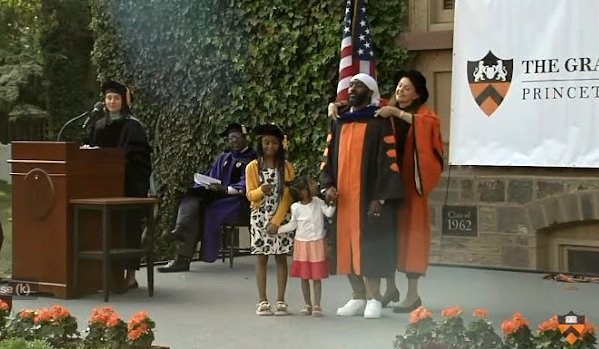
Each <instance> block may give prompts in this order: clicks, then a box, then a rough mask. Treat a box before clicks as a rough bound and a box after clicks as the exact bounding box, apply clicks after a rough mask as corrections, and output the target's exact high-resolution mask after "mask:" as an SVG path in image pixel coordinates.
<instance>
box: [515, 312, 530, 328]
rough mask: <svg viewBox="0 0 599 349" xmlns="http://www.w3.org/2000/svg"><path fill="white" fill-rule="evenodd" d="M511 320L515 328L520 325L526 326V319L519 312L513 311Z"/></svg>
mask: <svg viewBox="0 0 599 349" xmlns="http://www.w3.org/2000/svg"><path fill="white" fill-rule="evenodd" d="M512 322H513V323H514V325H515V326H516V329H518V328H520V327H522V326H528V320H527V319H526V318H525V317H524V316H522V314H521V313H519V312H515V313H514V315H512Z"/></svg>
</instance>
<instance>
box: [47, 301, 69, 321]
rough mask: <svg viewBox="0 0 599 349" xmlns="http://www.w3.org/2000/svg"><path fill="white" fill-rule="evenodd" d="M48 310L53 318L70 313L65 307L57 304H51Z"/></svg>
mask: <svg viewBox="0 0 599 349" xmlns="http://www.w3.org/2000/svg"><path fill="white" fill-rule="evenodd" d="M50 311H51V312H52V317H53V318H54V319H57V318H60V317H66V316H69V315H71V313H70V312H69V311H68V310H67V309H66V308H65V307H63V306H60V305H58V304H55V305H53V306H52V308H51V309H50Z"/></svg>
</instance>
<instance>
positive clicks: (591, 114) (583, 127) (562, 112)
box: [449, 0, 599, 167]
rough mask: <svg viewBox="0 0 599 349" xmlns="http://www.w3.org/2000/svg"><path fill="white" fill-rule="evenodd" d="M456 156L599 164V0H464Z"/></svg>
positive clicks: (466, 161)
mask: <svg viewBox="0 0 599 349" xmlns="http://www.w3.org/2000/svg"><path fill="white" fill-rule="evenodd" d="M453 52H454V55H453V76H452V88H451V90H452V91H451V134H450V149H449V162H450V164H451V165H488V166H544V167H599V0H457V1H456V4H455V26H454V44H453Z"/></svg>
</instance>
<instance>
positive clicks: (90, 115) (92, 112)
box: [56, 102, 104, 142]
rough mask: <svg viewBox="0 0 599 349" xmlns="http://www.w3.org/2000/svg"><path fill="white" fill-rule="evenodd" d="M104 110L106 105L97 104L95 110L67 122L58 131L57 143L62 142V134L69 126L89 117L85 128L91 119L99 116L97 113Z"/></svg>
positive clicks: (84, 125)
mask: <svg viewBox="0 0 599 349" xmlns="http://www.w3.org/2000/svg"><path fill="white" fill-rule="evenodd" d="M103 108H104V103H102V102H97V103H96V104H94V108H93V109H92V110H89V111H86V112H85V113H82V114H80V115H77V116H75V117H74V118H72V119H70V120H69V121H67V122H65V124H64V125H62V127H61V128H60V131H58V136H57V137H56V141H57V142H60V137H61V136H62V132H63V131H64V129H65V128H66V127H67V126H68V125H70V124H71V123H73V122H75V121H77V120H79V119H81V118H82V117H84V116H87V120H85V123H84V124H83V128H85V127H86V126H87V123H88V122H89V120H90V119H91V117H92V116H95V115H97V113H99V112H101V111H102V110H103Z"/></svg>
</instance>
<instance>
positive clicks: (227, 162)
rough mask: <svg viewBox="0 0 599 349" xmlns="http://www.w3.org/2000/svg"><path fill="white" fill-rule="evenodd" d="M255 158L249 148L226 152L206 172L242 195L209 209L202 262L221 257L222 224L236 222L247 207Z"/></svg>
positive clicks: (202, 249)
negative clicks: (248, 174)
mask: <svg viewBox="0 0 599 349" xmlns="http://www.w3.org/2000/svg"><path fill="white" fill-rule="evenodd" d="M255 158H256V152H255V151H254V150H253V149H252V148H250V147H248V148H245V149H244V150H243V151H241V152H239V153H233V152H223V153H222V154H221V155H220V156H219V157H218V158H217V159H216V161H215V162H214V163H213V164H212V167H211V168H210V170H209V171H208V172H207V173H206V175H208V176H210V177H213V178H218V179H220V180H221V184H222V185H223V186H225V187H233V188H235V189H237V190H238V191H240V194H238V195H226V196H223V197H222V198H219V199H217V200H215V201H213V202H211V203H210V204H209V205H208V206H207V207H206V209H205V211H204V214H203V217H202V218H204V219H203V220H202V221H203V223H202V224H203V231H204V234H203V235H202V240H201V241H202V248H201V252H202V253H201V255H200V260H202V261H203V262H208V263H212V262H214V261H215V260H216V259H217V258H218V251H219V248H220V242H219V231H220V229H221V225H222V224H223V223H224V222H225V221H227V220H235V219H237V218H238V217H239V215H240V212H241V209H242V208H243V205H247V204H248V203H247V199H246V197H245V167H246V166H247V164H248V163H249V162H250V161H252V160H254V159H255ZM195 186H196V184H195V183H194V187H195Z"/></svg>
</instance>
